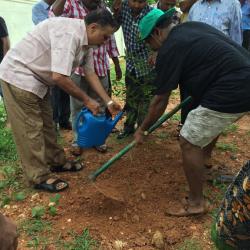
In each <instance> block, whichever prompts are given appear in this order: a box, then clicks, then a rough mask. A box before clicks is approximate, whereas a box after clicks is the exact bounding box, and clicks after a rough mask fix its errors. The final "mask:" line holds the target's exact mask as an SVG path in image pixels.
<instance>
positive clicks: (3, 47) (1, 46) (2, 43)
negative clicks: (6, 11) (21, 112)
mask: <svg viewBox="0 0 250 250" xmlns="http://www.w3.org/2000/svg"><path fill="white" fill-rule="evenodd" d="M9 49H10V39H9V34H8V29H7V26H6V23H5V21H4V19H3V18H2V17H0V63H1V62H2V60H3V58H4V56H5V55H6V53H7V52H8V50H9ZM0 97H2V98H3V92H2V87H1V82H0ZM9 126H10V125H9V122H8V116H7V119H6V127H9Z"/></svg>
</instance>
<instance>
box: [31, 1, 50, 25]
mask: <svg viewBox="0 0 250 250" xmlns="http://www.w3.org/2000/svg"><path fill="white" fill-rule="evenodd" d="M47 18H48V16H45V15H44V12H43V10H42V8H41V7H40V5H38V4H35V5H34V6H33V8H32V21H33V23H34V24H35V25H37V24H39V23H40V22H42V21H44V20H46V19H47Z"/></svg>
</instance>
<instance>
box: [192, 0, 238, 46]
mask: <svg viewBox="0 0 250 250" xmlns="http://www.w3.org/2000/svg"><path fill="white" fill-rule="evenodd" d="M241 18H242V15H241V6H240V2H239V0H198V1H197V2H196V3H195V4H194V5H193V6H192V8H191V9H190V11H189V15H188V21H198V22H203V23H207V24H209V25H211V26H213V27H214V28H216V29H218V30H220V31H222V32H223V33H224V34H225V35H226V36H228V37H230V38H231V39H232V40H233V41H235V42H236V43H238V44H240V45H242V34H241Z"/></svg>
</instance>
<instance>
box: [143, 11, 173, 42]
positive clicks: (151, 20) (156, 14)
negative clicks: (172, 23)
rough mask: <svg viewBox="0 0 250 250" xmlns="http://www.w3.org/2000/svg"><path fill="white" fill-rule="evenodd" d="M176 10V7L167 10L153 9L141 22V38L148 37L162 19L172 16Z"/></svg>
mask: <svg viewBox="0 0 250 250" xmlns="http://www.w3.org/2000/svg"><path fill="white" fill-rule="evenodd" d="M175 12H176V10H175V8H171V9H169V10H167V11H166V12H164V11H162V10H160V9H153V10H151V11H150V12H148V14H147V15H146V16H144V17H143V18H142V19H141V21H140V22H139V30H140V35H141V37H140V39H141V40H144V39H146V38H147V37H148V36H149V35H150V33H151V32H152V30H153V29H154V27H155V26H156V25H157V24H158V23H160V22H161V21H162V20H164V19H167V18H169V17H172V16H173V14H174V13H175Z"/></svg>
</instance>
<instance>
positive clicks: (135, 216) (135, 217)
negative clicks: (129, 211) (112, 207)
mask: <svg viewBox="0 0 250 250" xmlns="http://www.w3.org/2000/svg"><path fill="white" fill-rule="evenodd" d="M139 221H140V217H139V216H138V215H137V214H135V215H134V216H133V217H132V222H134V223H136V222H139Z"/></svg>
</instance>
